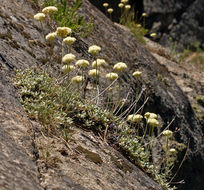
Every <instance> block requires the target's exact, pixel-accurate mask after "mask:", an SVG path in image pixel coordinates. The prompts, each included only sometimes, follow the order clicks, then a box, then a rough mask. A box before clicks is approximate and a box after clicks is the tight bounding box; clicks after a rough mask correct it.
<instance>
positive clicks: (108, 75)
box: [106, 73, 118, 81]
mask: <svg viewBox="0 0 204 190" xmlns="http://www.w3.org/2000/svg"><path fill="white" fill-rule="evenodd" d="M106 78H107V79H109V80H111V81H114V80H115V79H117V78H118V74H117V73H108V74H106Z"/></svg>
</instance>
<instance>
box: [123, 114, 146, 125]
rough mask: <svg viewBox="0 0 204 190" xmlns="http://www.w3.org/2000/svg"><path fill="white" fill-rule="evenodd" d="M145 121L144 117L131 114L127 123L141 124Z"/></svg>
mask: <svg viewBox="0 0 204 190" xmlns="http://www.w3.org/2000/svg"><path fill="white" fill-rule="evenodd" d="M142 119H143V116H142V115H140V114H131V115H128V118H127V121H129V122H131V123H139V122H140V121H141V120H142Z"/></svg>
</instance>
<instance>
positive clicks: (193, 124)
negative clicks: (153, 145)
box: [82, 2, 204, 189]
mask: <svg viewBox="0 0 204 190" xmlns="http://www.w3.org/2000/svg"><path fill="white" fill-rule="evenodd" d="M84 9H85V10H91V11H90V12H87V13H86V15H87V17H88V18H94V21H95V23H96V25H97V28H96V31H97V32H96V31H94V33H93V35H92V36H91V37H88V38H87V39H85V42H86V43H87V44H89V45H91V44H98V45H100V46H101V47H105V48H104V49H103V51H102V54H101V56H102V57H104V58H106V60H107V61H108V63H109V64H110V65H113V64H115V63H117V62H118V61H123V62H125V63H127V64H128V68H129V70H128V72H127V73H128V75H127V74H125V75H124V82H125V84H124V86H126V87H127V90H126V92H127V91H128V89H129V88H128V87H130V86H131V87H130V88H133V89H134V85H135V81H134V79H133V78H132V77H130V74H129V73H132V72H133V71H134V70H135V69H139V70H141V71H142V72H143V76H142V78H143V81H145V82H146V85H147V88H148V90H150V91H151V92H150V100H149V101H148V103H147V105H146V107H145V110H148V111H153V112H155V113H157V114H159V115H160V116H161V118H162V119H163V121H164V122H165V123H168V122H170V121H171V120H172V119H173V118H174V117H175V118H176V119H175V121H174V123H173V124H172V125H171V126H170V128H171V129H176V128H178V129H179V130H178V132H177V133H176V136H177V139H178V140H179V141H180V142H184V144H186V145H188V143H189V148H190V150H189V152H188V153H189V154H188V158H187V159H188V161H186V162H184V165H185V164H186V166H184V167H183V171H181V173H182V178H183V179H184V180H185V181H186V186H184V189H188V188H189V189H192V188H194V189H198V186H201V187H203V183H202V180H201V179H202V178H203V174H202V173H203V171H201V170H202V169H201V170H198V169H197V168H198V167H199V168H203V167H200V165H202V166H203V164H204V162H203V158H204V157H203V133H202V130H201V124H200V122H199V121H198V119H197V118H196V116H195V114H194V111H193V109H192V107H191V105H190V103H189V101H188V98H187V97H186V96H185V94H184V93H183V92H182V91H181V89H180V88H179V87H178V86H177V84H176V83H175V81H174V80H173V79H172V78H171V76H170V75H169V71H168V70H167V69H166V67H165V66H163V65H160V64H159V63H158V62H157V61H156V59H154V58H153V57H151V56H150V55H149V53H148V52H147V51H146V50H145V49H144V48H143V47H142V46H141V45H140V44H139V43H138V42H137V41H136V40H135V38H134V37H133V36H132V35H131V34H130V33H128V32H127V30H123V28H121V27H117V25H112V24H111V21H110V20H107V19H106V17H105V15H104V14H102V13H98V14H96V11H97V10H95V8H91V6H90V5H89V4H88V2H87V3H85V7H84ZM83 13H85V11H82V14H83ZM96 18H97V19H96ZM113 33H114V34H115V35H112V34H113ZM91 42H92V43H91ZM158 74H160V75H161V76H163V78H164V79H165V81H166V84H165V83H164V82H162V81H161V80H159V78H158ZM133 81H134V82H133ZM129 85H130V86H129ZM195 160H196V162H197V164H196V163H195V162H194V161H195ZM184 168H185V169H184ZM187 168H189V171H190V168H191V169H192V170H191V171H190V172H189V173H188V169H187ZM192 171H193V172H194V173H195V175H196V176H198V178H199V179H200V180H199V185H198V186H197V179H198V178H197V177H196V178H197V179H196V180H194V179H195V178H194V176H192ZM179 176H180V174H179ZM199 176H202V177H201V178H200V177H199ZM188 181H190V182H191V183H190V184H188ZM201 189H202V188H201Z"/></svg>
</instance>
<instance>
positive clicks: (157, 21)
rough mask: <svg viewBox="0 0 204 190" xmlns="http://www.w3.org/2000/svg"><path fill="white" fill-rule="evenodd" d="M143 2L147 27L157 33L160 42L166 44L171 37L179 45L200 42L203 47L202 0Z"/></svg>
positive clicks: (148, 0)
mask: <svg viewBox="0 0 204 190" xmlns="http://www.w3.org/2000/svg"><path fill="white" fill-rule="evenodd" d="M143 4H144V11H145V12H147V14H148V18H147V27H148V28H151V31H152V32H156V33H158V34H159V36H158V40H159V42H160V43H161V44H163V45H165V46H168V45H169V37H172V39H173V41H176V42H178V44H179V45H184V46H187V45H189V44H192V45H193V44H194V43H195V42H200V45H201V46H202V47H204V36H203V35H204V22H203V12H204V1H203V0H187V1H182V0H179V1H174V0H168V1H160V0H159V1H151V0H144V1H143Z"/></svg>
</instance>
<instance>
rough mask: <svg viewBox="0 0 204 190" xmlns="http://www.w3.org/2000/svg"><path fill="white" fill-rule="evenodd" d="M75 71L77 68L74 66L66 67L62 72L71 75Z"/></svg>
mask: <svg viewBox="0 0 204 190" xmlns="http://www.w3.org/2000/svg"><path fill="white" fill-rule="evenodd" d="M74 69H75V67H74V66H73V65H64V66H63V67H62V71H63V72H65V73H69V72H71V71H72V70H74Z"/></svg>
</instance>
